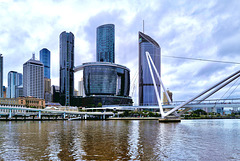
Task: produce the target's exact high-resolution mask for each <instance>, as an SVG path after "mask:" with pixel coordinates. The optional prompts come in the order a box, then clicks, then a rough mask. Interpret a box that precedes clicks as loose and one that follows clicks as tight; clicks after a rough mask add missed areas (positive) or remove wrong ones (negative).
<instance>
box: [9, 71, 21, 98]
mask: <svg viewBox="0 0 240 161" xmlns="http://www.w3.org/2000/svg"><path fill="white" fill-rule="evenodd" d="M20 85H22V74H21V73H17V72H15V71H10V72H8V88H7V98H17V97H18V95H17V93H16V91H17V88H18V86H20Z"/></svg>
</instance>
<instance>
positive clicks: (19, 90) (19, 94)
mask: <svg viewBox="0 0 240 161" xmlns="http://www.w3.org/2000/svg"><path fill="white" fill-rule="evenodd" d="M18 97H24V95H23V85H21V86H17V89H16V98H18Z"/></svg>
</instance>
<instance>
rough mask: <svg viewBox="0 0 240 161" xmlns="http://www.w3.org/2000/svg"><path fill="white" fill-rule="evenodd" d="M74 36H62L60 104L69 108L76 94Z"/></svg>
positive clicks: (67, 34) (68, 34)
mask: <svg viewBox="0 0 240 161" xmlns="http://www.w3.org/2000/svg"><path fill="white" fill-rule="evenodd" d="M73 68H74V35H73V34H72V33H71V32H70V33H67V32H66V31H64V32H62V33H61V34H60V103H61V104H62V105H66V106H69V105H70V100H71V98H72V97H73V94H74V74H73Z"/></svg>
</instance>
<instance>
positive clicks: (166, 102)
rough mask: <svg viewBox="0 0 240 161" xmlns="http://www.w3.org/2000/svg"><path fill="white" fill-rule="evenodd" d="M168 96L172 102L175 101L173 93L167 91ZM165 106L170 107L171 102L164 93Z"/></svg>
mask: <svg viewBox="0 0 240 161" xmlns="http://www.w3.org/2000/svg"><path fill="white" fill-rule="evenodd" d="M167 94H168V96H169V98H170V100H171V101H172V100H173V99H172V96H173V94H172V92H171V91H169V90H167ZM163 104H164V105H169V104H170V102H169V101H168V99H167V96H166V94H165V92H163Z"/></svg>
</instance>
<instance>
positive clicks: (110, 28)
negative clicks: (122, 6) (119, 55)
mask: <svg viewBox="0 0 240 161" xmlns="http://www.w3.org/2000/svg"><path fill="white" fill-rule="evenodd" d="M114 50H115V27H114V25H113V24H106V25H102V26H99V27H98V28H97V61H98V62H111V63H114V62H115V52H114Z"/></svg>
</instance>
